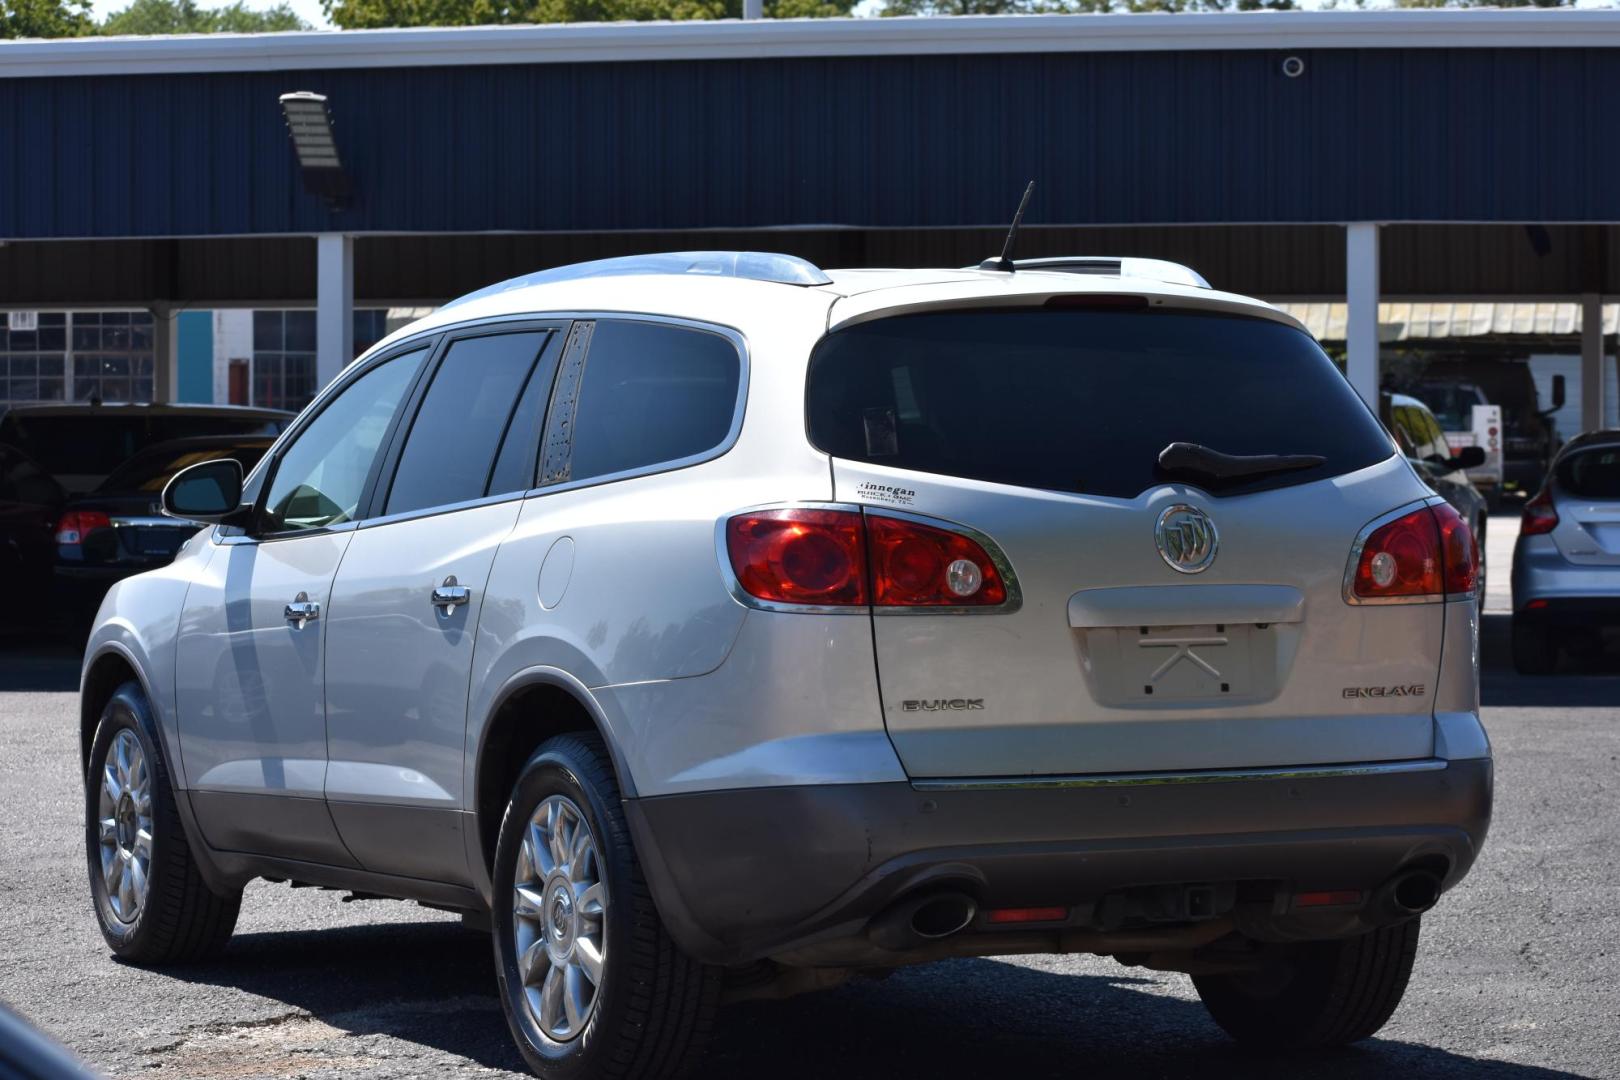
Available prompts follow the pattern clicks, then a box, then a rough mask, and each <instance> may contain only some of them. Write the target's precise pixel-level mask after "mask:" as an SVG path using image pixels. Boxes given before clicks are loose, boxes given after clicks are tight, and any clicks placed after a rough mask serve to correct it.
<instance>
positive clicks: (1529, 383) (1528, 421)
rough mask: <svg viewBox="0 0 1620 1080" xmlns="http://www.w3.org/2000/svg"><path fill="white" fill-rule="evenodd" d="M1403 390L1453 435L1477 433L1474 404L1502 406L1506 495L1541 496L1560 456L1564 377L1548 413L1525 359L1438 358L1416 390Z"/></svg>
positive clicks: (1554, 389) (1555, 389)
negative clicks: (1555, 416) (1541, 486)
mask: <svg viewBox="0 0 1620 1080" xmlns="http://www.w3.org/2000/svg"><path fill="white" fill-rule="evenodd" d="M1398 389H1401V390H1404V391H1406V392H1407V393H1410V394H1412V395H1413V396H1415V397H1417V398H1420V399H1421V400H1423V401H1427V402H1428V403H1429V404H1430V405H1431V406H1433V408H1434V410H1435V412H1436V413H1437V414H1439V415H1440V417H1441V422H1442V424H1443V425H1444V426H1445V429H1446V430H1447V431H1457V432H1466V431H1471V430H1472V428H1473V422H1472V419H1471V418H1470V413H1471V412H1472V406H1473V405H1476V404H1486V403H1489V404H1492V405H1497V406H1500V407H1501V409H1502V428H1503V430H1502V432H1501V447H1502V493H1503V494H1518V495H1529V494H1530V493H1532V492H1533V491H1535V490H1536V485H1538V484H1539V483H1540V482H1541V478H1542V477H1543V476H1545V475H1546V473H1547V468H1548V466H1549V465H1550V464H1551V462H1552V459H1553V455H1554V454H1556V453H1557V452H1558V447H1559V445H1560V439H1559V435H1558V425H1557V423H1556V422H1555V421H1554V419H1553V413H1555V412H1557V411H1558V410H1559V409H1561V408H1563V407H1564V402H1565V389H1564V378H1563V376H1561V375H1559V376H1556V377H1554V379H1553V385H1552V397H1553V400H1552V401H1551V402H1550V403H1549V404H1548V406H1547V407H1546V408H1543V407H1542V404H1541V400H1540V398H1539V396H1538V395H1537V391H1536V380H1535V377H1534V376H1533V375H1531V373H1530V363H1529V361H1528V360H1526V359H1524V358H1522V357H1493V356H1469V357H1456V358H1449V357H1448V358H1443V359H1438V360H1435V361H1433V362H1431V363H1430V364H1429V366H1428V367H1427V368H1425V369H1424V372H1423V375H1422V377H1421V378H1420V379H1419V380H1418V381H1417V383H1416V384H1415V385H1413V386H1410V387H1407V386H1402V387H1399V388H1398ZM1453 414H1455V415H1453ZM1453 425H1455V426H1453Z"/></svg>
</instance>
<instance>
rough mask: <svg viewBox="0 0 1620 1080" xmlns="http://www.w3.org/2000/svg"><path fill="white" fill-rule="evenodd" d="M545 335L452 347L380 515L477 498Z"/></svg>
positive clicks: (472, 340) (469, 340)
mask: <svg viewBox="0 0 1620 1080" xmlns="http://www.w3.org/2000/svg"><path fill="white" fill-rule="evenodd" d="M546 337H547V334H546V332H545V331H536V332H532V333H523V334H490V335H488V336H485V337H474V338H462V339H461V340H460V341H456V342H453V343H452V344H451V345H450V348H449V351H447V352H446V353H445V357H444V362H443V363H442V364H440V365H439V370H438V371H437V372H436V373H435V374H434V376H433V385H432V386H430V387H428V392H427V395H426V396H425V397H424V398H423V399H422V407H421V409H420V410H418V411H417V414H416V419H415V420H414V421H413V422H412V424H411V433H410V435H409V436H408V437H407V438H406V440H405V449H404V451H403V452H402V453H401V454H400V458H399V468H398V470H396V472H395V473H394V485H393V487H392V488H391V489H390V490H389V492H388V506H387V508H386V509H385V510H384V511H383V512H384V513H385V514H400V513H405V512H407V511H410V510H421V509H424V508H425V507H429V506H447V505H449V504H450V503H458V502H465V501H467V500H468V499H478V498H482V497H483V495H484V492H485V491H486V490H487V488H488V485H489V480H490V471H491V467H492V466H493V465H494V462H495V451H496V450H497V449H498V448H499V447H500V445H501V439H502V437H503V436H504V435H505V434H506V428H507V423H508V421H509V420H510V419H511V417H512V413H513V407H514V406H515V405H516V404H517V400H518V396H519V394H520V393H521V392H522V390H523V385H524V383H525V382H526V381H527V380H528V378H529V372H530V371H532V370H533V369H534V361H535V357H536V356H538V355H539V353H540V347H541V346H542V345H543V344H544V343H545V340H546Z"/></svg>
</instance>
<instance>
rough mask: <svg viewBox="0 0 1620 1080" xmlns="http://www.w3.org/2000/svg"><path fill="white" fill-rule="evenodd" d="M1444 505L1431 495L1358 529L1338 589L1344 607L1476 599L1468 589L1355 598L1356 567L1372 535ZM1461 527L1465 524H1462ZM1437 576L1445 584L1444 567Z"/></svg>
mask: <svg viewBox="0 0 1620 1080" xmlns="http://www.w3.org/2000/svg"><path fill="white" fill-rule="evenodd" d="M1445 501H1446V500H1445V499H1444V498H1442V497H1441V496H1439V495H1430V496H1427V497H1425V498H1422V499H1414V500H1413V501H1411V502H1409V503H1406V504H1404V505H1402V506H1398V507H1396V508H1395V509H1394V510H1391V511H1389V512H1388V513H1386V514H1380V515H1379V516H1378V517H1375V518H1373V519H1372V520H1371V521H1369V522H1368V523H1367V524H1365V525H1363V526H1362V527H1361V531H1360V532H1358V533H1357V534H1356V539H1355V542H1354V543H1352V544H1351V545H1350V561H1349V562H1348V563H1347V564H1346V565H1345V568H1344V584H1343V586H1342V588H1341V592H1342V594H1343V596H1344V602H1345V603H1347V604H1354V605H1356V606H1357V607H1376V606H1382V605H1385V604H1443V603H1446V602H1447V601H1449V600H1473V599H1474V598H1475V597H1476V596H1477V595H1478V590H1477V589H1470V590H1469V591H1468V592H1463V593H1424V594H1422V595H1421V596H1358V595H1356V567H1358V566H1360V565H1361V553H1362V552H1363V551H1365V550H1366V548H1367V541H1368V540H1369V539H1370V538H1371V537H1372V534H1373V533H1375V532H1377V531H1378V530H1379V529H1381V528H1383V527H1384V526H1385V525H1388V524H1389V523H1390V522H1392V521H1398V520H1400V519H1401V518H1403V517H1405V516H1406V515H1408V514H1410V513H1412V512H1413V511H1416V510H1421V509H1424V508H1425V507H1430V506H1436V505H1442V504H1444V503H1445ZM1464 524H1467V523H1466V522H1464ZM1438 527H1439V526H1438V523H1437V524H1436V528H1437V529H1438ZM1444 557H1445V552H1444V550H1442V551H1441V558H1442V559H1444ZM1440 573H1441V580H1442V581H1443V580H1445V566H1444V565H1443V564H1442V565H1441V568H1440Z"/></svg>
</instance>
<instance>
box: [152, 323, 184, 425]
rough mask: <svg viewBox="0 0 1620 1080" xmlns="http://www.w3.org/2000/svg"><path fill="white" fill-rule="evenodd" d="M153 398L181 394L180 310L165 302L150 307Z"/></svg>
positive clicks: (159, 398) (170, 399) (175, 397)
mask: <svg viewBox="0 0 1620 1080" xmlns="http://www.w3.org/2000/svg"><path fill="white" fill-rule="evenodd" d="M151 310H152V400H153V401H174V400H176V399H177V398H178V397H179V396H180V332H179V323H180V319H179V314H180V313H179V312H178V311H176V310H175V309H174V308H171V307H169V306H168V305H167V304H162V305H154V306H153V307H152V309H151Z"/></svg>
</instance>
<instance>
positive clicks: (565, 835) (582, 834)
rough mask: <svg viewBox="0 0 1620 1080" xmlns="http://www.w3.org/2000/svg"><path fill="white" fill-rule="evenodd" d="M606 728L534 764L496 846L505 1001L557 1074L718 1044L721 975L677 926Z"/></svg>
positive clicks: (683, 1062) (561, 743) (593, 1079)
mask: <svg viewBox="0 0 1620 1080" xmlns="http://www.w3.org/2000/svg"><path fill="white" fill-rule="evenodd" d="M619 800H620V796H619V786H618V783H617V781H616V779H615V777H614V774H613V768H612V765H611V764H610V763H609V761H608V758H607V754H606V752H605V749H604V748H603V746H602V744H601V742H600V740H598V739H596V738H595V737H594V736H587V735H561V736H558V737H556V738H553V739H550V740H548V741H547V742H545V743H543V744H542V745H541V746H540V748H539V750H537V751H536V752H535V754H534V756H533V757H531V758H530V759H529V762H528V764H527V765H525V766H524V768H523V771H522V773H521V774H520V775H519V776H518V780H517V784H516V785H515V786H514V788H513V791H512V796H511V800H510V801H509V802H508V804H507V808H506V815H505V818H504V819H503V821H502V822H501V832H500V838H499V840H498V842H497V845H496V851H495V879H494V886H495V897H496V901H495V905H494V911H493V912H492V913H491V915H492V918H491V923H492V929H493V936H494V945H495V970H496V974H497V976H498V979H499V982H500V994H501V1007H502V1009H503V1010H504V1011H505V1013H506V1020H507V1024H508V1025H509V1026H510V1027H511V1029H512V1035H513V1037H514V1038H515V1039H516V1040H517V1044H518V1049H519V1050H521V1051H522V1053H523V1057H524V1059H525V1060H526V1061H527V1062H528V1065H529V1067H530V1068H531V1069H533V1070H534V1072H535V1073H536V1074H538V1075H539V1076H542V1077H545V1078H547V1080H563V1078H567V1080H598V1078H601V1080H607V1078H610V1077H637V1078H640V1077H646V1078H649V1080H652V1078H657V1077H673V1076H680V1075H682V1074H684V1073H685V1072H686V1071H687V1070H688V1069H689V1068H690V1067H691V1066H692V1065H693V1064H694V1063H695V1062H696V1060H697V1058H698V1057H699V1056H700V1054H701V1052H702V1050H703V1048H704V1046H705V1045H706V1043H707V1042H708V1038H709V1033H710V1029H711V1027H712V1025H713V1021H714V1014H715V1012H716V1010H717V1009H718V1006H719V1000H720V973H719V971H718V970H717V969H714V968H709V967H706V966H704V965H702V964H700V963H698V962H697V961H695V960H693V959H691V958H690V957H688V956H686V955H685V954H683V953H682V952H681V951H680V950H679V948H678V947H677V946H676V945H675V943H674V942H673V941H671V940H670V937H669V934H668V931H667V930H665V928H664V924H663V921H662V919H661V918H660V917H659V915H658V911H657V909H656V908H654V906H653V902H652V896H651V894H650V893H649V891H648V889H647V883H646V880H645V879H644V878H643V876H642V873H641V866H640V863H639V862H638V861H637V859H636V853H635V849H634V847H633V846H632V844H631V841H630V830H629V827H628V825H627V824H626V822H625V818H624V811H623V809H622V808H621V806H620V802H619Z"/></svg>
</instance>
